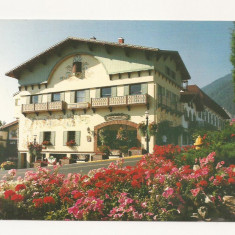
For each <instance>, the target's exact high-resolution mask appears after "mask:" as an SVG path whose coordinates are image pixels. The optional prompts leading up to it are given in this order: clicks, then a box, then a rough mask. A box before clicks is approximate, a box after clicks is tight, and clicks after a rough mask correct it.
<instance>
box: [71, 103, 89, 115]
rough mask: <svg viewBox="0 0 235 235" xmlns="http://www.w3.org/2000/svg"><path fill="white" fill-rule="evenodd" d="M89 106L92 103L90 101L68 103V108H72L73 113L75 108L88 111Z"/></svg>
mask: <svg viewBox="0 0 235 235" xmlns="http://www.w3.org/2000/svg"><path fill="white" fill-rule="evenodd" d="M89 108H90V103H88V102H80V103H72V104H67V109H68V110H71V111H72V112H73V113H74V111H75V110H83V111H84V113H86V110H87V109H89Z"/></svg>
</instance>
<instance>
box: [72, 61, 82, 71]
mask: <svg viewBox="0 0 235 235" xmlns="http://www.w3.org/2000/svg"><path fill="white" fill-rule="evenodd" d="M81 72H82V62H79V61H76V62H73V71H72V73H75V74H76V73H81Z"/></svg>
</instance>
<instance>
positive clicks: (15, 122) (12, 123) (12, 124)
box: [0, 120, 19, 130]
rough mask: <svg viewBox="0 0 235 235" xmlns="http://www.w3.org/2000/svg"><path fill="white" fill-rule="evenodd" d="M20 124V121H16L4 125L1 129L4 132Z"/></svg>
mask: <svg viewBox="0 0 235 235" xmlns="http://www.w3.org/2000/svg"><path fill="white" fill-rule="evenodd" d="M18 123H19V121H18V120H15V121H13V122H10V123H8V124H6V125H4V126H1V127H0V130H4V129H6V128H8V127H10V126H14V125H16V124H18Z"/></svg>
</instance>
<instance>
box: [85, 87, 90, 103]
mask: <svg viewBox="0 0 235 235" xmlns="http://www.w3.org/2000/svg"><path fill="white" fill-rule="evenodd" d="M85 100H86V102H90V90H85Z"/></svg>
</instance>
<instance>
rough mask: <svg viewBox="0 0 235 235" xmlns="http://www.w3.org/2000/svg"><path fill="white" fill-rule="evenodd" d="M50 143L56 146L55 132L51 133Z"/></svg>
mask: <svg viewBox="0 0 235 235" xmlns="http://www.w3.org/2000/svg"><path fill="white" fill-rule="evenodd" d="M50 142H51V144H52V145H55V131H52V132H51V138H50Z"/></svg>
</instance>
